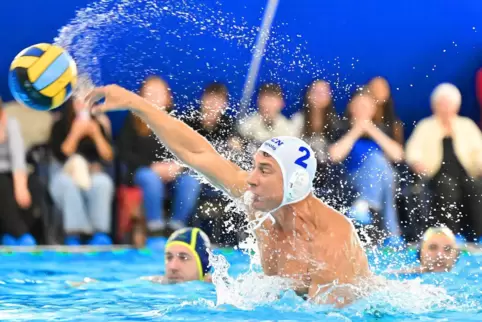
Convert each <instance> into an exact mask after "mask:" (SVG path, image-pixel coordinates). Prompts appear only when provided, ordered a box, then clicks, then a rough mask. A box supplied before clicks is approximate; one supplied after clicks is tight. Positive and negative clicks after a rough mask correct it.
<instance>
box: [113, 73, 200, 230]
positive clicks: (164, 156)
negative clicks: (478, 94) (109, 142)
mask: <svg viewBox="0 0 482 322" xmlns="http://www.w3.org/2000/svg"><path fill="white" fill-rule="evenodd" d="M140 95H141V96H142V97H144V98H145V99H146V100H148V101H150V102H151V103H153V104H156V105H157V106H159V107H162V108H165V109H167V110H171V109H172V97H171V93H170V90H169V87H168V85H167V83H166V82H165V81H164V80H162V79H161V78H159V77H156V76H152V77H149V78H148V79H146V81H145V82H144V84H143V86H142V88H141V90H140ZM118 151H119V159H120V161H121V162H122V163H124V164H125V165H126V166H127V172H128V175H127V183H128V184H134V185H136V186H138V187H140V189H141V190H142V194H143V203H144V211H145V216H146V225H147V230H148V234H149V235H159V234H164V233H167V231H164V230H166V229H167V228H169V229H173V230H176V229H180V228H183V227H185V226H187V225H188V222H189V220H190V219H191V216H192V214H193V213H194V211H195V208H196V204H197V199H198V197H199V193H200V183H199V181H198V180H196V179H195V178H194V177H193V176H191V175H189V174H188V173H186V172H185V169H184V168H183V167H182V166H181V165H180V164H179V163H177V162H176V161H175V160H174V156H173V155H172V154H171V153H170V152H169V151H168V150H167V149H166V148H165V147H164V146H163V145H162V144H161V143H160V142H159V141H158V140H157V139H156V137H155V136H154V135H153V133H152V131H151V129H150V128H149V127H148V126H147V125H146V124H145V123H144V122H142V121H141V120H140V119H139V118H138V117H136V116H134V115H133V114H129V115H128V117H127V119H126V122H125V125H124V127H123V128H122V131H121V134H120V137H119V140H118ZM168 189H169V190H171V191H172V193H173V207H172V209H173V211H172V213H173V214H172V218H171V220H170V221H169V223H168V224H167V225H166V218H165V216H164V200H165V198H166V196H167V195H166V192H167V190H168ZM169 229H167V230H169Z"/></svg>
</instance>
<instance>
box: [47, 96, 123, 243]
mask: <svg viewBox="0 0 482 322" xmlns="http://www.w3.org/2000/svg"><path fill="white" fill-rule="evenodd" d="M110 141H111V128H110V121H109V119H108V118H107V116H105V115H101V116H97V117H93V116H91V115H90V113H89V111H88V110H87V109H86V107H85V106H84V105H83V102H82V101H80V100H78V99H70V100H68V101H67V102H66V103H65V109H64V110H63V113H62V116H61V118H60V119H59V120H57V121H56V122H55V123H54V125H53V128H52V133H51V136H50V146H51V150H52V153H53V157H54V160H53V161H52V164H51V170H50V172H51V174H50V182H49V191H50V194H51V196H52V199H53V200H54V203H55V205H56V206H57V207H58V208H59V209H60V210H61V212H62V214H63V217H64V230H65V234H66V240H65V242H66V243H67V244H70V245H77V244H79V243H80V235H81V234H92V233H94V236H93V238H92V239H91V241H90V243H91V244H109V243H111V241H110V237H108V235H107V234H108V233H109V232H110V230H111V215H112V213H111V207H112V200H113V196H114V184H113V180H112V178H111V177H110V176H109V175H108V174H107V173H106V172H105V165H107V163H108V162H110V161H112V159H113V150H112V146H111V142H110Z"/></svg>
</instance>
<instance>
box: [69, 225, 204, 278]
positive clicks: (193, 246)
mask: <svg viewBox="0 0 482 322" xmlns="http://www.w3.org/2000/svg"><path fill="white" fill-rule="evenodd" d="M210 248H211V242H210V240H209V237H208V236H207V235H206V233H205V232H203V231H202V230H201V229H199V228H182V229H179V230H176V231H175V232H173V233H172V234H171V236H169V238H168V240H167V242H166V246H165V249H164V254H165V263H164V268H165V271H166V273H165V275H164V276H146V277H141V279H143V280H148V281H151V282H155V283H161V284H175V283H183V282H190V281H205V282H211V274H209V253H208V249H210ZM95 282H98V280H95V279H92V278H89V277H87V278H85V279H84V281H82V282H70V283H69V284H70V285H71V286H81V285H84V284H87V283H95Z"/></svg>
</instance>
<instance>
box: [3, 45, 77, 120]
mask: <svg viewBox="0 0 482 322" xmlns="http://www.w3.org/2000/svg"><path fill="white" fill-rule="evenodd" d="M76 82H77V66H76V64H75V61H74V59H73V58H72V57H71V56H70V55H69V53H68V52H67V51H66V50H64V49H63V48H61V47H59V46H56V45H52V44H45V43H42V44H36V45H33V46H30V47H28V48H25V49H24V50H22V51H21V52H20V53H19V54H18V55H17V56H16V57H15V59H14V60H13V61H12V64H11V65H10V72H9V77H8V84H9V87H10V91H11V92H12V95H13V97H14V98H15V100H17V101H18V102H19V103H22V104H24V105H26V106H28V107H31V108H33V109H36V110H41V111H47V110H51V109H54V108H57V107H59V106H60V105H62V104H63V103H64V102H65V101H66V100H67V99H68V98H69V97H70V96H71V95H72V90H73V88H74V87H75V84H76Z"/></svg>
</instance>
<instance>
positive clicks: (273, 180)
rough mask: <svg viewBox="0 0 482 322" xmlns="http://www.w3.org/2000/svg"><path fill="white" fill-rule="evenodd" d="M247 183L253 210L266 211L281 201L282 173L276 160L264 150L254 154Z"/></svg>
mask: <svg viewBox="0 0 482 322" xmlns="http://www.w3.org/2000/svg"><path fill="white" fill-rule="evenodd" d="M248 184H249V191H251V192H252V193H253V197H254V199H253V203H252V205H251V206H252V207H253V209H254V210H258V211H264V212H267V211H270V210H273V209H275V208H277V207H278V206H279V205H280V204H281V202H282V201H283V173H282V172H281V168H280V166H279V164H278V162H276V160H275V159H273V158H272V157H271V156H270V155H269V154H267V153H265V152H257V153H256V154H255V156H254V169H253V171H251V173H250V175H249V177H248Z"/></svg>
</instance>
